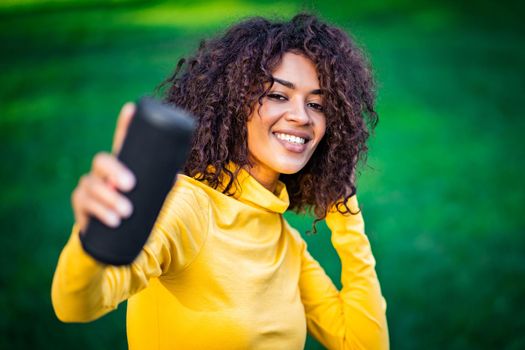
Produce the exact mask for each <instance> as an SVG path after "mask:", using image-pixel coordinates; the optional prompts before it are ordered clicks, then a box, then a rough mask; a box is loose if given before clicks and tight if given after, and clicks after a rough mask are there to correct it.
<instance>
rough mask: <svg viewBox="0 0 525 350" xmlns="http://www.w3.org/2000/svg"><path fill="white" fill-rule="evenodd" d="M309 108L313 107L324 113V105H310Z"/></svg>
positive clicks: (313, 103)
mask: <svg viewBox="0 0 525 350" xmlns="http://www.w3.org/2000/svg"><path fill="white" fill-rule="evenodd" d="M308 107H311V108H313V109H315V110H317V111H319V112H322V111H323V110H324V108H323V106H322V105H320V104H319V103H315V102H310V103H308Z"/></svg>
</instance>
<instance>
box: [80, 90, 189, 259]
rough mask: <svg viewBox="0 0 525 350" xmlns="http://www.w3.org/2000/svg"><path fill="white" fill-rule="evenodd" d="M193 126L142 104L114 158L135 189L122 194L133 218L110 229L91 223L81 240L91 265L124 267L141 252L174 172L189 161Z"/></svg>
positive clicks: (153, 104) (146, 101)
mask: <svg viewBox="0 0 525 350" xmlns="http://www.w3.org/2000/svg"><path fill="white" fill-rule="evenodd" d="M194 130H195V120H194V119H193V118H192V117H191V116H190V115H188V114H187V113H186V112H184V111H183V110H181V109H178V108H175V107H172V106H167V105H164V104H162V103H160V102H158V101H156V100H153V99H151V98H142V99H141V100H140V101H139V103H138V104H137V109H136V112H135V115H134V116H133V119H132V121H131V123H130V126H129V129H128V132H127V135H126V138H125V140H124V143H123V145H122V149H121V151H120V154H119V155H118V158H119V160H120V161H121V162H123V163H124V164H125V165H126V166H127V167H128V168H129V169H130V170H131V171H132V172H133V174H134V175H135V178H136V184H135V187H134V188H133V189H132V190H131V191H130V192H126V193H123V194H124V195H125V196H127V197H128V198H129V200H130V201H131V202H132V204H133V214H132V215H131V216H130V217H129V218H127V219H123V220H122V221H121V224H120V225H119V226H118V227H117V228H111V227H108V226H106V225H105V224H103V223H101V222H100V221H99V220H97V219H96V218H94V217H91V218H90V220H89V224H88V226H87V229H86V232H84V234H82V235H81V242H82V246H83V247H84V249H85V250H86V251H87V252H88V253H89V254H90V255H91V256H93V257H94V258H95V259H97V260H99V261H101V262H103V263H106V264H112V265H127V264H131V263H132V262H133V260H135V258H136V257H137V255H138V254H139V253H140V251H141V250H142V248H143V246H144V244H145V243H146V241H147V239H148V237H149V234H150V232H151V231H152V229H153V225H154V223H155V221H156V219H157V216H158V214H159V212H160V209H161V207H162V204H163V203H164V200H165V198H166V196H167V194H168V192H169V191H170V189H171V188H172V186H173V184H174V181H175V179H176V174H177V172H178V171H179V170H180V169H181V168H182V167H183V165H184V163H185V161H186V158H187V156H188V153H189V150H190V146H191V138H192V136H193V131H194Z"/></svg>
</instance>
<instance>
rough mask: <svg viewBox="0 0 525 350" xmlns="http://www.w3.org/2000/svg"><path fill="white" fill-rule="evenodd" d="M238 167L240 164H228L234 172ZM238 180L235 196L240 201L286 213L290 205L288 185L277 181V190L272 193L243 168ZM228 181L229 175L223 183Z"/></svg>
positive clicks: (224, 178)
mask: <svg viewBox="0 0 525 350" xmlns="http://www.w3.org/2000/svg"><path fill="white" fill-rule="evenodd" d="M237 168H238V166H237V165H235V164H233V163H230V164H229V165H228V169H230V170H231V171H232V172H234V170H235V169H237ZM236 180H237V181H236V182H235V185H234V186H235V193H234V194H233V197H234V198H235V199H237V200H239V201H240V202H243V203H246V204H249V205H251V206H254V207H260V208H263V209H266V210H268V211H271V212H275V213H279V214H282V213H284V212H285V211H286V209H287V208H288V206H289V205H290V198H289V197H288V192H287V191H286V186H285V184H284V183H283V182H281V181H278V182H277V186H276V187H275V192H273V193H272V192H271V191H269V190H268V189H266V187H264V186H263V185H262V184H261V183H260V182H258V181H257V180H256V179H255V178H254V177H253V176H251V175H250V173H249V172H248V171H247V170H245V169H243V168H241V169H240V170H239V173H238V174H237V179H236ZM228 181H229V177H228V176H224V177H223V180H222V185H226V184H227V182H228ZM225 182H226V183H225Z"/></svg>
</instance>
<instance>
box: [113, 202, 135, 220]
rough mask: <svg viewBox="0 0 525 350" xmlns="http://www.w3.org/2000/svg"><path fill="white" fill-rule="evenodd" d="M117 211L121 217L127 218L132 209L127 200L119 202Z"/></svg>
mask: <svg viewBox="0 0 525 350" xmlns="http://www.w3.org/2000/svg"><path fill="white" fill-rule="evenodd" d="M117 208H118V211H119V212H120V214H122V216H124V217H126V218H128V217H129V216H130V215H131V212H132V211H133V208H132V206H131V203H130V202H129V201H127V200H120V201H119V202H118V204H117Z"/></svg>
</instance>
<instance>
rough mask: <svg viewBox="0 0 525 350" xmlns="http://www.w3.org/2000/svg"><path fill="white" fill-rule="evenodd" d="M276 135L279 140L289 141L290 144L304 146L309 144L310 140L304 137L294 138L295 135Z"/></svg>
mask: <svg viewBox="0 0 525 350" xmlns="http://www.w3.org/2000/svg"><path fill="white" fill-rule="evenodd" d="M274 135H275V137H277V138H278V139H279V140H282V141H287V142H290V143H292V144H296V145H304V144H305V143H307V142H308V141H309V140H308V139H305V138H302V137H299V136H294V135H290V134H283V133H279V132H276V133H274Z"/></svg>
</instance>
